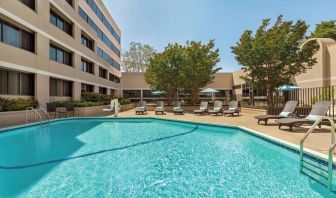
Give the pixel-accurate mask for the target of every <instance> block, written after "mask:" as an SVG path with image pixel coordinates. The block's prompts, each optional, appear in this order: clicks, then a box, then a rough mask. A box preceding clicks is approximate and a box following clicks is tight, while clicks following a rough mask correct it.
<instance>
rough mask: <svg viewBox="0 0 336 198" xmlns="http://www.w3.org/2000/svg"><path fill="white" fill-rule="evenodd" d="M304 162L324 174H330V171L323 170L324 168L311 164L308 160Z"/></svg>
mask: <svg viewBox="0 0 336 198" xmlns="http://www.w3.org/2000/svg"><path fill="white" fill-rule="evenodd" d="M302 162H303V163H306V164H308V165H310V166H312V167H314V168H317V169H319V170H321V171H324V172H326V173H328V169H325V168H322V167H320V166H318V165H316V164H313V163H312V162H309V161H306V160H302Z"/></svg>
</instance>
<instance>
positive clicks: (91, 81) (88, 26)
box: [0, 0, 121, 106]
mask: <svg viewBox="0 0 336 198" xmlns="http://www.w3.org/2000/svg"><path fill="white" fill-rule="evenodd" d="M120 37H121V31H120V29H119V27H118V25H117V24H116V23H115V21H114V20H113V18H112V16H111V15H110V13H109V12H108V10H107V8H106V7H105V6H104V4H103V2H102V1H101V0H1V1H0V96H1V97H5V98H13V97H15V98H18V97H22V98H27V97H34V98H35V99H37V100H38V101H39V103H40V105H42V106H44V105H45V104H46V103H47V102H49V101H56V100H70V99H73V100H80V97H81V93H82V92H96V93H101V94H109V95H116V96H117V95H119V94H120V90H121V86H120V77H121V72H120V49H121V47H120Z"/></svg>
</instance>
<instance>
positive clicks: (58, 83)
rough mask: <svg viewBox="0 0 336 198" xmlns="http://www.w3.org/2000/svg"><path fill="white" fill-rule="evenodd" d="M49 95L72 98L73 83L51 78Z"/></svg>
mask: <svg viewBox="0 0 336 198" xmlns="http://www.w3.org/2000/svg"><path fill="white" fill-rule="evenodd" d="M49 87H50V88H49V94H50V96H63V97H71V96H72V82H71V81H66V80H61V79H56V78H50V85H49Z"/></svg>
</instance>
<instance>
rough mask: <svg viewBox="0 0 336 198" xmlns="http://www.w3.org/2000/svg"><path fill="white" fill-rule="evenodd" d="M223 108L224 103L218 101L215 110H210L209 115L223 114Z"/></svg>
mask: <svg viewBox="0 0 336 198" xmlns="http://www.w3.org/2000/svg"><path fill="white" fill-rule="evenodd" d="M222 106H223V102H221V101H218V100H216V101H215V104H214V109H213V110H209V112H208V113H209V114H210V115H211V114H216V115H218V114H223V108H222Z"/></svg>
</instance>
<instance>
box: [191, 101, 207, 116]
mask: <svg viewBox="0 0 336 198" xmlns="http://www.w3.org/2000/svg"><path fill="white" fill-rule="evenodd" d="M204 113H208V102H201V105H200V108H199V109H198V110H195V111H194V114H195V115H197V114H201V115H203V114H204Z"/></svg>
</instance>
